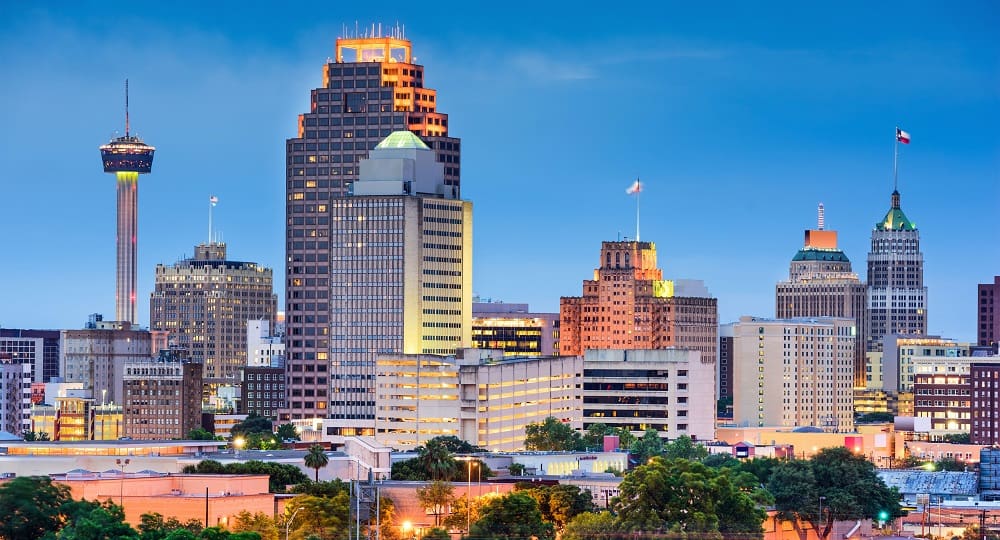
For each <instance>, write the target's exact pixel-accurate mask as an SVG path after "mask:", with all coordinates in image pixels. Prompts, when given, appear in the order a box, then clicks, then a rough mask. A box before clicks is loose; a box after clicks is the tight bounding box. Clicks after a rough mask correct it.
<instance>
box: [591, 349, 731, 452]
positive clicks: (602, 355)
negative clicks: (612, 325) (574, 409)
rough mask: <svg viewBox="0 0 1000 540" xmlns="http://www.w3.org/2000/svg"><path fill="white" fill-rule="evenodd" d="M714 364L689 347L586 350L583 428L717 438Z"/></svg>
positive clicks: (636, 433) (667, 435) (639, 433)
mask: <svg viewBox="0 0 1000 540" xmlns="http://www.w3.org/2000/svg"><path fill="white" fill-rule="evenodd" d="M714 390H715V363H714V362H712V363H707V362H702V361H701V353H700V352H699V351H697V350H691V349H674V348H670V349H655V350H652V349H615V350H607V349H604V350H595V349H588V350H587V351H586V352H585V353H584V357H583V429H584V430H586V429H589V428H590V426H592V425H594V424H597V423H600V424H606V425H608V426H611V427H618V428H624V429H627V430H629V431H631V432H632V434H633V435H636V436H637V437H641V436H642V434H643V432H644V431H646V430H647V429H655V430H656V431H658V432H660V436H661V437H666V438H668V439H676V438H677V437H679V436H681V435H687V436H689V437H691V438H693V439H697V440H703V441H711V440H714V439H715V410H716V409H715V405H716V394H715V392H714Z"/></svg>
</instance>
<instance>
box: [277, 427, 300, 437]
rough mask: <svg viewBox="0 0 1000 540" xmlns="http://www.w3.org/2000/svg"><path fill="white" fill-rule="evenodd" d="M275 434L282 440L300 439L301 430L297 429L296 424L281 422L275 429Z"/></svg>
mask: <svg viewBox="0 0 1000 540" xmlns="http://www.w3.org/2000/svg"><path fill="white" fill-rule="evenodd" d="M274 434H275V435H277V436H278V438H279V439H281V440H282V441H288V440H292V441H297V440H299V431H298V430H297V429H295V424H281V425H280V426H278V429H276V430H274Z"/></svg>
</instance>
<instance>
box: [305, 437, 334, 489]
mask: <svg viewBox="0 0 1000 540" xmlns="http://www.w3.org/2000/svg"><path fill="white" fill-rule="evenodd" d="M304 459H305V463H306V467H309V468H310V469H316V481H317V482H319V470H320V469H321V468H323V467H326V466H327V465H329V463H330V458H329V457H328V456H327V455H326V451H325V450H324V449H323V446H322V445H319V444H314V445H312V446H310V447H309V451H308V452H306V457H305V458H304Z"/></svg>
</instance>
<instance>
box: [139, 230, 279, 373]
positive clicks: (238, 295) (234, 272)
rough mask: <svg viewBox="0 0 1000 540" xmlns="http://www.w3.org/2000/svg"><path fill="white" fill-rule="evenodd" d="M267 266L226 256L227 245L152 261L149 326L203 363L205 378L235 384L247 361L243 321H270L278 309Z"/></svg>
mask: <svg viewBox="0 0 1000 540" xmlns="http://www.w3.org/2000/svg"><path fill="white" fill-rule="evenodd" d="M277 301H278V299H277V296H275V294H274V278H273V275H272V271H271V269H270V268H265V267H263V266H261V265H259V264H257V263H252V262H242V261H231V260H228V259H227V258H226V244H223V243H220V242H211V243H208V244H199V245H197V246H195V248H194V257H192V258H190V259H184V260H181V261H178V262H177V263H175V264H173V265H172V266H167V265H165V264H158V265H156V284H155V286H154V289H153V293H152V295H151V296H150V300H149V327H150V328H151V329H152V330H156V331H165V332H169V334H170V343H171V345H175V346H177V347H180V348H183V349H186V350H187V351H188V354H189V355H190V356H191V359H192V360H193V361H194V362H195V363H198V364H203V365H204V369H205V379H206V382H213V383H229V384H234V385H237V384H239V377H240V369H242V368H244V367H246V365H247V342H246V339H247V321H248V320H252V319H263V320H265V321H268V324H273V323H274V314H275V311H277V307H276V305H277Z"/></svg>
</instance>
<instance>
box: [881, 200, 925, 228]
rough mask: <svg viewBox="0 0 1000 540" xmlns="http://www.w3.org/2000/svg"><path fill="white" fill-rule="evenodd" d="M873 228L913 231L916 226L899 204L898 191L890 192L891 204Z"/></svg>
mask: <svg viewBox="0 0 1000 540" xmlns="http://www.w3.org/2000/svg"><path fill="white" fill-rule="evenodd" d="M875 228H876V229H878V230H880V231H915V230H917V226H916V225H914V224H913V222H912V221H910V220H909V219H907V217H906V214H904V213H903V209H902V208H900V206H899V192H898V191H893V192H892V204H891V206H890V208H889V211H888V212H887V213H886V214H885V217H884V218H882V221H880V222H878V223H876V224H875Z"/></svg>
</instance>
